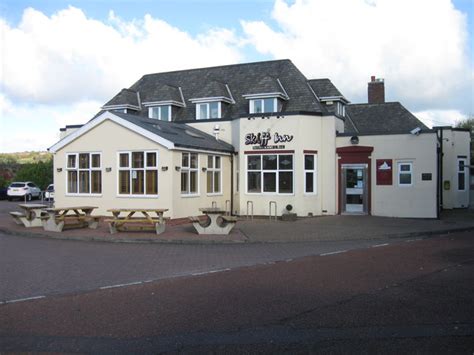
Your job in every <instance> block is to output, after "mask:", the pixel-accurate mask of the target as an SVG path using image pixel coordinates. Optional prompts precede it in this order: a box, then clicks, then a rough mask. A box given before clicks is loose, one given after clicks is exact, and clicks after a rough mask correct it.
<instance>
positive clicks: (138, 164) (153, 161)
mask: <svg viewBox="0 0 474 355" xmlns="http://www.w3.org/2000/svg"><path fill="white" fill-rule="evenodd" d="M118 173H119V174H118V194H119V195H137V196H156V195H158V152H157V151H137V152H120V153H119V172H118Z"/></svg>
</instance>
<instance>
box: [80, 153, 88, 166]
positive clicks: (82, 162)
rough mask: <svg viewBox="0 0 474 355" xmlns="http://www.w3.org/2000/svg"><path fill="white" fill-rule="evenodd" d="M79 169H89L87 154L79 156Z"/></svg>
mask: <svg viewBox="0 0 474 355" xmlns="http://www.w3.org/2000/svg"><path fill="white" fill-rule="evenodd" d="M79 169H89V153H86V154H79Z"/></svg>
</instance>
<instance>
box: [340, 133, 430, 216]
mask: <svg viewBox="0 0 474 355" xmlns="http://www.w3.org/2000/svg"><path fill="white" fill-rule="evenodd" d="M349 139H350V137H338V138H337V139H336V142H337V147H344V146H349V145H350V143H349ZM359 146H372V147H374V151H373V152H372V156H371V158H372V159H371V165H372V166H371V169H372V183H371V188H372V198H371V203H372V211H371V214H372V215H374V216H386V217H410V218H436V178H437V171H436V147H437V139H436V135H435V134H434V133H432V134H420V135H419V136H415V135H412V134H403V135H380V136H359ZM377 159H392V161H393V184H392V185H391V186H383V185H377V181H376V160H377ZM405 161H406V162H408V161H411V162H413V185H412V186H399V185H398V175H397V171H398V170H397V168H398V166H397V165H398V163H399V162H405ZM422 173H431V176H432V180H431V181H422V179H421V174H422Z"/></svg>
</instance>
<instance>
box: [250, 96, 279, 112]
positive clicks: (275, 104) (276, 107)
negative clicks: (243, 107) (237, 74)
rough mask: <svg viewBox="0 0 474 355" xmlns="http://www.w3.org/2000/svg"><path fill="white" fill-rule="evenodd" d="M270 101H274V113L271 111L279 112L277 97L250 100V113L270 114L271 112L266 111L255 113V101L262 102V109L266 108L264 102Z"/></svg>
mask: <svg viewBox="0 0 474 355" xmlns="http://www.w3.org/2000/svg"><path fill="white" fill-rule="evenodd" d="M268 99H273V111H271V112H278V98H276V97H262V98H258V99H250V100H249V113H270V112H266V111H263V112H255V101H260V103H261V105H262V107H263V108H265V105H264V100H268Z"/></svg>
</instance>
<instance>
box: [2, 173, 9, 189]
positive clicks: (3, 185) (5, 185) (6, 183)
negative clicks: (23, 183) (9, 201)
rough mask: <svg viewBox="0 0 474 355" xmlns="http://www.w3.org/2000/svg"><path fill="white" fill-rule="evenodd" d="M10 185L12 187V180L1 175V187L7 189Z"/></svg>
mask: <svg viewBox="0 0 474 355" xmlns="http://www.w3.org/2000/svg"><path fill="white" fill-rule="evenodd" d="M8 185H10V180H8V179H7V178H5V177H4V176H3V175H0V187H7V186H8Z"/></svg>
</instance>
